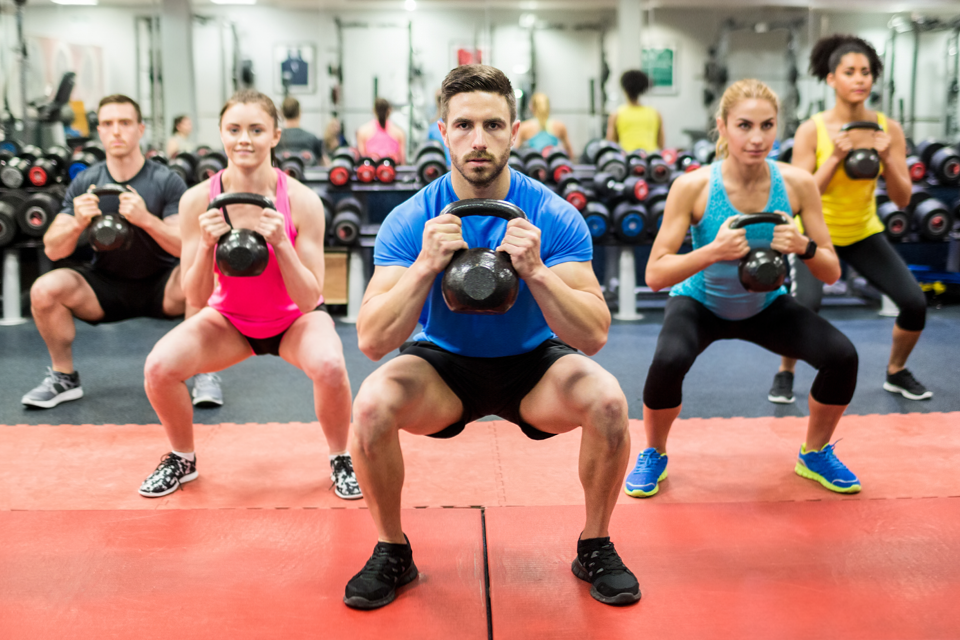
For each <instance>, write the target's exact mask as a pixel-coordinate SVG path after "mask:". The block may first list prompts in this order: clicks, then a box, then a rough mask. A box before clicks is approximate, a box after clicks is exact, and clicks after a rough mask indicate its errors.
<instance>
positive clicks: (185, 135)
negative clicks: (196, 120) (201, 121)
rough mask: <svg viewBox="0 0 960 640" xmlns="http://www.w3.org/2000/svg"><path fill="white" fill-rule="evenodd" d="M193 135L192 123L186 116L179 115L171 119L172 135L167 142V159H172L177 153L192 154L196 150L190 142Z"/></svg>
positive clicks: (195, 146)
mask: <svg viewBox="0 0 960 640" xmlns="http://www.w3.org/2000/svg"><path fill="white" fill-rule="evenodd" d="M191 133H193V122H192V121H191V120H190V116H188V115H179V116H177V117H176V118H174V119H173V135H172V136H170V138H169V139H168V140H167V157H168V158H173V157H174V156H176V155H177V154H178V153H193V151H194V150H195V149H196V148H197V145H195V144H194V143H193V142H191V141H190V134H191Z"/></svg>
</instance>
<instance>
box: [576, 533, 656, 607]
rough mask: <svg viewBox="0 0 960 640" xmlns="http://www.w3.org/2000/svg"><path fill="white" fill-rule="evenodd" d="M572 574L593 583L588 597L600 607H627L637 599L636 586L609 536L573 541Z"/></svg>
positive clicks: (637, 591) (637, 590)
mask: <svg viewBox="0 0 960 640" xmlns="http://www.w3.org/2000/svg"><path fill="white" fill-rule="evenodd" d="M570 568H571V569H573V575H575V576H577V577H578V578H580V579H581V580H586V581H587V582H590V583H592V584H593V586H592V587H590V595H591V596H593V597H594V599H595V600H599V601H600V602H602V603H604V604H630V603H632V602H636V601H637V600H639V599H640V583H638V582H637V577H636V576H634V575H633V572H631V571H630V569H627V567H626V566H625V565H624V564H623V561H622V560H620V556H619V555H618V554H617V550H616V549H614V548H613V543H612V542H610V538H609V536H608V537H606V538H588V539H586V540H578V541H577V557H576V559H575V560H574V561H573V565H572V566H571V567H570Z"/></svg>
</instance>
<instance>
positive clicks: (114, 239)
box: [87, 184, 133, 251]
mask: <svg viewBox="0 0 960 640" xmlns="http://www.w3.org/2000/svg"><path fill="white" fill-rule="evenodd" d="M129 191H130V190H129V189H127V188H126V187H124V186H123V185H119V184H105V185H101V186H99V187H97V188H95V189H94V190H93V191H92V192H91V193H93V194H94V195H95V196H97V197H98V198H102V197H103V196H118V197H119V196H120V194H121V193H128V192H129ZM88 228H89V231H88V232H87V237H88V238H90V244H91V245H92V246H93V248H94V249H95V250H96V251H114V250H116V249H120V248H121V247H127V246H129V243H130V241H131V240H132V239H133V225H131V224H130V223H129V222H127V219H126V218H124V217H123V216H122V215H120V213H119V211H108V212H107V213H102V214H101V215H99V216H94V217H93V220H91V221H90V226H89V227H88Z"/></svg>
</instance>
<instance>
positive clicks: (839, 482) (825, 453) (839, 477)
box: [794, 440, 860, 493]
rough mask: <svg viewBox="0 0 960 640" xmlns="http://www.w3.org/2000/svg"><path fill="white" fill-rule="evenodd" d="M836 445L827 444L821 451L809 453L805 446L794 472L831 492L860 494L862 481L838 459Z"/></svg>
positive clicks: (801, 448)
mask: <svg viewBox="0 0 960 640" xmlns="http://www.w3.org/2000/svg"><path fill="white" fill-rule="evenodd" d="M837 442H839V440H838V441H837ZM836 445H837V443H836V442H834V443H833V444H825V445H823V449H820V451H807V445H803V446H802V447H800V459H799V460H797V466H796V467H794V471H796V472H797V475H798V476H803V477H804V478H809V479H811V480H816V481H817V482H819V483H820V484H822V485H823V486H825V487H826V488H827V489H830V491H836V492H837V493H859V492H860V480H858V479H857V476H855V475H853V472H852V471H850V469H847V467H846V465H845V464H843V463H842V462H840V460H838V459H837V456H836V455H835V454H834V453H833V448H834V447H835V446H836Z"/></svg>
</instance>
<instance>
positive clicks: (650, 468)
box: [623, 447, 667, 498]
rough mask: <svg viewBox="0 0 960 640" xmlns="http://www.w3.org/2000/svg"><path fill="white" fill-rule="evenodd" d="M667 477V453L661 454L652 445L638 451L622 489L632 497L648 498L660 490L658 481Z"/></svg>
mask: <svg viewBox="0 0 960 640" xmlns="http://www.w3.org/2000/svg"><path fill="white" fill-rule="evenodd" d="M666 478H667V454H665V453H664V454H663V455H661V454H660V452H659V451H657V450H656V449H654V448H653V447H649V448H647V449H644V450H643V451H641V452H640V455H639V456H637V466H635V467H634V468H633V471H631V472H630V475H628V476H627V481H626V482H625V483H624V485H623V490H624V492H625V493H626V494H627V495H628V496H633V497H634V498H649V497H650V496H652V495H653V494H655V493H656V492H657V491H659V490H660V481H661V480H666Z"/></svg>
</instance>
